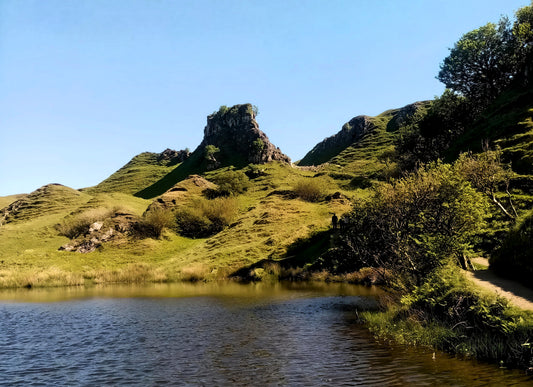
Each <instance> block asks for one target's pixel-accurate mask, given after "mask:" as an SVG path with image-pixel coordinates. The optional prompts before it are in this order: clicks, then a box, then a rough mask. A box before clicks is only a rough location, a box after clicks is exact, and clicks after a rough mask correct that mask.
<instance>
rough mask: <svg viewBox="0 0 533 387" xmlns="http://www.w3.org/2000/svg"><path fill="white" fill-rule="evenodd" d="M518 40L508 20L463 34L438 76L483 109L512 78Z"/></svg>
mask: <svg viewBox="0 0 533 387" xmlns="http://www.w3.org/2000/svg"><path fill="white" fill-rule="evenodd" d="M515 51H516V41H515V39H514V38H513V33H512V30H511V27H510V23H509V19H507V18H506V17H503V18H502V19H500V22H499V23H498V24H497V25H496V24H494V23H488V24H486V25H484V26H482V27H480V28H478V29H476V30H473V31H470V32H468V33H466V34H465V35H463V36H462V37H461V39H459V41H458V42H457V43H455V45H454V47H453V48H452V49H450V55H448V57H446V58H445V59H444V62H443V63H442V64H441V66H440V72H439V74H438V76H437V79H438V80H439V81H441V82H442V83H444V84H445V85H446V87H447V88H449V89H451V90H453V91H455V92H457V93H460V94H462V95H464V96H465V97H467V98H469V99H470V100H471V101H472V102H474V103H475V104H476V105H477V106H478V107H479V109H480V110H481V109H483V108H484V107H486V106H487V104H488V103H490V102H491V101H492V100H494V98H496V97H497V96H498V95H499V94H500V93H501V92H502V90H503V89H504V88H506V87H507V86H508V85H509V84H510V82H511V81H512V79H513V76H514V74H515V72H516V58H515Z"/></svg>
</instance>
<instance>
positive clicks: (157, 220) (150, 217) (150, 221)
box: [136, 208, 175, 239]
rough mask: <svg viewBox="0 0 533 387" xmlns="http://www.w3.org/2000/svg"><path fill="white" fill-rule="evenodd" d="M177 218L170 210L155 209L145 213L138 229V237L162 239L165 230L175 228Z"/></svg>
mask: <svg viewBox="0 0 533 387" xmlns="http://www.w3.org/2000/svg"><path fill="white" fill-rule="evenodd" d="M174 222H175V216H174V214H173V213H172V211H170V210H166V209H163V208H154V209H151V210H150V211H148V212H145V213H144V215H143V217H142V219H141V220H140V221H139V223H138V224H137V227H136V231H137V233H138V236H140V237H148V238H157V239H158V238H160V237H161V234H162V233H163V230H164V229H165V228H172V227H173V226H174Z"/></svg>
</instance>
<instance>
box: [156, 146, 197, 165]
mask: <svg viewBox="0 0 533 387" xmlns="http://www.w3.org/2000/svg"><path fill="white" fill-rule="evenodd" d="M190 155H191V152H189V150H187V149H185V150H179V151H176V150H174V149H169V148H167V149H165V150H164V151H163V152H161V153H160V154H159V155H158V156H157V161H158V162H160V163H161V162H166V163H167V164H168V165H174V164H178V163H182V162H184V161H185V160H187V159H188V158H189V156H190Z"/></svg>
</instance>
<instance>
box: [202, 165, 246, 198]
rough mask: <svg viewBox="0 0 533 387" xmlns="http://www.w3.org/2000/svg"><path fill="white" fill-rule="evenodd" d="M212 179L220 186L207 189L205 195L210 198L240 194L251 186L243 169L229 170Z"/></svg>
mask: <svg viewBox="0 0 533 387" xmlns="http://www.w3.org/2000/svg"><path fill="white" fill-rule="evenodd" d="M212 180H213V182H214V183H215V184H216V185H218V188H216V189H206V190H205V196H206V197H207V198H209V199H213V198H217V197H221V196H231V195H239V194H242V193H244V192H246V191H247V190H248V187H249V186H250V180H249V179H248V176H246V174H245V173H244V172H242V171H227V172H224V173H221V174H219V175H217V176H215V177H214V178H213V179H212Z"/></svg>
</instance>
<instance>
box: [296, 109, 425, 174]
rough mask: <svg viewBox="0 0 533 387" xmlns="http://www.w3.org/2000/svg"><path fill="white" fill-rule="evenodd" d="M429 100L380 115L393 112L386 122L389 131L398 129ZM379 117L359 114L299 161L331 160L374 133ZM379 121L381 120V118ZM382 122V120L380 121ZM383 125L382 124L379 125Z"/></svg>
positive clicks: (303, 163) (302, 164) (317, 163)
mask: <svg viewBox="0 0 533 387" xmlns="http://www.w3.org/2000/svg"><path fill="white" fill-rule="evenodd" d="M427 105H428V102H415V103H413V104H410V105H407V106H404V107H403V108H401V109H395V110H391V111H387V112H385V113H383V114H382V115H380V116H384V115H386V116H388V115H389V114H391V117H390V119H389V121H388V122H387V124H386V128H387V131H388V132H394V131H396V130H397V129H398V128H399V127H400V126H401V125H403V124H404V123H405V122H406V121H407V120H408V119H409V118H410V117H412V116H413V115H414V114H415V113H416V112H417V111H418V110H419V109H420V108H421V107H423V106H427ZM378 119H379V116H378V117H370V116H365V115H361V116H357V117H354V118H352V119H351V120H350V121H348V122H347V123H345V124H344V125H343V126H342V129H341V130H340V131H339V132H338V133H337V134H335V135H333V136H331V137H327V138H325V139H324V140H323V141H321V142H319V143H318V144H316V145H315V147H314V148H313V149H312V150H311V151H309V152H308V153H307V154H306V155H305V156H304V157H303V158H302V159H301V160H300V162H299V163H298V165H300V166H310V165H319V164H322V163H325V162H327V161H329V160H330V159H331V158H333V157H335V156H336V155H338V154H339V153H340V152H342V151H343V150H344V149H346V148H347V147H349V146H350V145H352V144H354V143H357V142H358V141H360V140H361V139H362V138H363V137H365V136H366V135H368V134H370V133H372V132H373V131H374V130H375V129H376V128H377V127H378V122H377V121H378ZM379 121H381V120H380V119H379ZM379 124H381V122H379ZM379 126H381V125H379Z"/></svg>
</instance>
